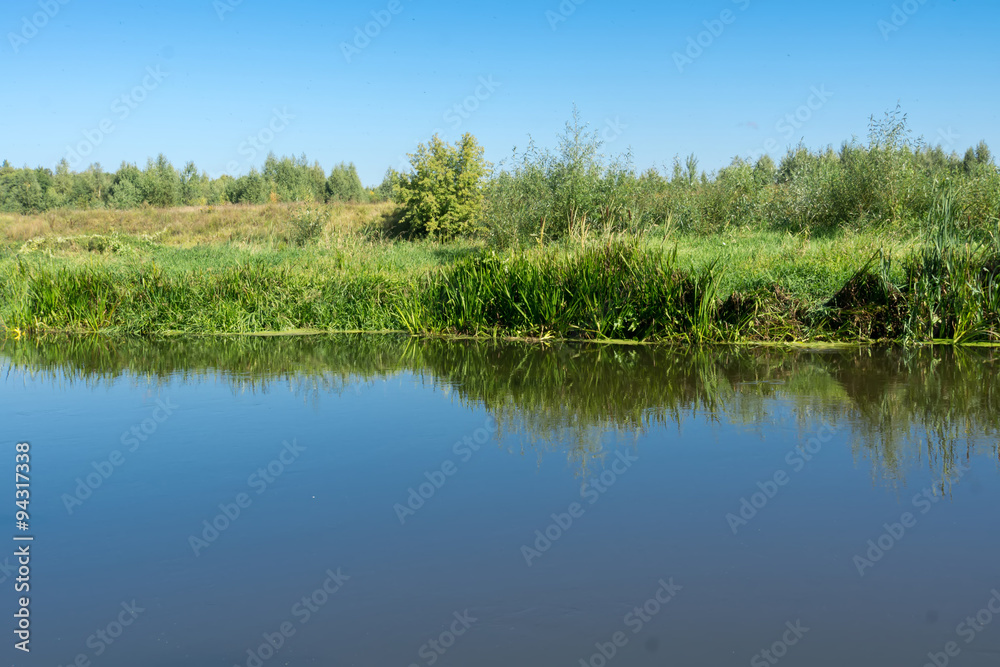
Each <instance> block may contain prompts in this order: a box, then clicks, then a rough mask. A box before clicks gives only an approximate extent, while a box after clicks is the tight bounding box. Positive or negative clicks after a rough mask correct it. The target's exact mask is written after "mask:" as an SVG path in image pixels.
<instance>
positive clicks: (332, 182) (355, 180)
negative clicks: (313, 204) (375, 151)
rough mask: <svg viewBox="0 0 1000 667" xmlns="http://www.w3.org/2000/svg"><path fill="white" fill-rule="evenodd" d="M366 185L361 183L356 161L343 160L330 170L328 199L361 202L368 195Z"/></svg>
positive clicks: (327, 189) (327, 184)
mask: <svg viewBox="0 0 1000 667" xmlns="http://www.w3.org/2000/svg"><path fill="white" fill-rule="evenodd" d="M366 194H367V193H366V192H365V187H364V186H363V185H361V179H360V178H359V177H358V170H357V168H356V167H355V166H354V163H353V162H352V163H350V164H348V163H345V162H341V163H340V164H338V165H337V166H336V167H334V168H333V170H332V171H331V172H330V178H328V179H327V180H326V200H327V201H328V202H331V201H349V202H361V201H364V200H365V199H366V198H367V197H366Z"/></svg>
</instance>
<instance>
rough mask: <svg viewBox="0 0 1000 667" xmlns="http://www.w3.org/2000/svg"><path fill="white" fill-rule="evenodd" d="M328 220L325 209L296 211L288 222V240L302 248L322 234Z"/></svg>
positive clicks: (327, 213)
mask: <svg viewBox="0 0 1000 667" xmlns="http://www.w3.org/2000/svg"><path fill="white" fill-rule="evenodd" d="M329 220H330V211H329V210H327V209H318V208H300V209H296V210H295V211H293V212H292V216H291V219H290V220H289V222H288V225H289V232H288V237H289V240H290V241H291V242H292V243H294V244H295V245H299V246H304V245H306V244H307V243H309V241H311V240H313V239H314V238H316V237H317V236H319V235H320V234H321V233H322V232H323V228H324V227H325V226H326V223H327V222H328V221H329Z"/></svg>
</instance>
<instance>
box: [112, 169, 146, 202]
mask: <svg viewBox="0 0 1000 667" xmlns="http://www.w3.org/2000/svg"><path fill="white" fill-rule="evenodd" d="M142 201H143V194H142V172H141V171H139V168H138V167H137V166H135V165H134V164H129V163H127V162H122V166H121V167H119V168H118V171H116V172H115V175H114V178H113V179H112V182H111V187H110V188H109V190H108V205H109V206H111V208H119V209H126V208H137V207H139V206H142Z"/></svg>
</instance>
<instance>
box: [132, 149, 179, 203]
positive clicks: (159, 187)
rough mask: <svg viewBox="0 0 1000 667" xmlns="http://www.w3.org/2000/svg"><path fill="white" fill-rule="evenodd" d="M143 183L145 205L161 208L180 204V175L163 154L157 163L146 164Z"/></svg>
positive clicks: (150, 161)
mask: <svg viewBox="0 0 1000 667" xmlns="http://www.w3.org/2000/svg"><path fill="white" fill-rule="evenodd" d="M141 183H142V195H143V202H144V203H147V204H149V205H150V206H157V207H160V208H166V207H169V206H177V204H179V203H180V200H181V177H180V174H178V173H177V170H176V169H174V166H173V165H172V164H170V161H169V160H167V158H166V157H165V156H164V155H163V154H162V153H160V154H159V155H158V156H157V157H156V160H155V161H154V160H149V161H148V162H147V163H146V170H145V171H144V172H143V175H142V180H141Z"/></svg>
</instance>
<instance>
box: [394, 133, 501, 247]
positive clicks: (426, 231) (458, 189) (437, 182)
mask: <svg viewBox="0 0 1000 667" xmlns="http://www.w3.org/2000/svg"><path fill="white" fill-rule="evenodd" d="M410 166H411V167H412V168H413V171H412V172H410V173H407V174H404V175H402V176H401V178H400V180H399V185H398V193H399V201H400V202H401V203H402V205H403V214H402V217H401V218H400V223H401V224H402V225H403V227H404V228H408V229H409V230H410V233H411V234H416V235H420V236H430V237H441V238H446V239H447V238H453V237H455V236H459V235H462V234H467V233H469V232H470V231H471V230H472V227H473V224H474V222H475V219H476V216H477V214H478V213H479V210H480V208H481V206H482V201H483V180H484V179H485V177H486V175H487V174H488V172H489V169H490V165H489V163H487V162H486V161H485V160H484V159H483V148H482V147H481V146H480V145H479V143H478V142H477V141H476V138H475V137H474V136H472V135H471V134H468V133H466V134H464V135H463V136H462V138H461V139H459V140H458V141H457V142H456V143H455V145H453V146H452V145H449V144H446V143H445V142H444V141H442V140H441V138H440V137H439V136H438V135H436V134H435V135H434V136H433V137H432V138H431V140H430V141H429V142H428V143H427V144H426V145H425V144H420V145H419V146H418V147H417V151H416V153H413V154H412V155H410Z"/></svg>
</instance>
